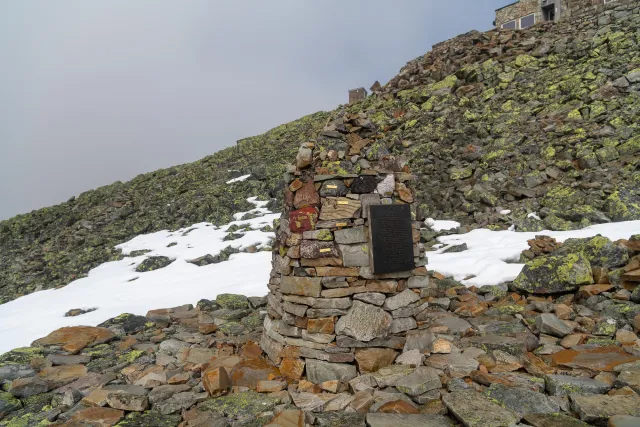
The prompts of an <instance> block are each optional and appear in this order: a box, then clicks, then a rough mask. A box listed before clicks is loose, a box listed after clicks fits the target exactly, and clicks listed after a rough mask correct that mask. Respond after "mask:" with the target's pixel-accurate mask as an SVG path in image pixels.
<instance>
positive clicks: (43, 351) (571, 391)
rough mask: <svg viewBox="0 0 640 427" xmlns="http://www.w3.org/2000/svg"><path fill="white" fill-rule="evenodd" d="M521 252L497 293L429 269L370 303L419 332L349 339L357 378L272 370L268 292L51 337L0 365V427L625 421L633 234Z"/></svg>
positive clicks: (636, 354)
mask: <svg viewBox="0 0 640 427" xmlns="http://www.w3.org/2000/svg"><path fill="white" fill-rule="evenodd" d="M529 245H530V250H527V251H525V252H524V253H523V257H524V258H526V259H531V261H529V263H528V264H527V266H526V267H525V269H524V270H523V271H522V273H521V274H520V276H518V278H517V279H516V280H515V281H514V282H513V285H511V286H509V287H507V285H496V286H483V287H482V288H476V287H471V288H467V287H466V286H464V285H462V284H460V283H458V282H456V281H454V280H451V279H448V278H444V277H442V276H441V275H439V274H438V273H437V272H436V273H432V275H431V276H430V277H429V280H428V284H427V286H426V287H425V288H423V289H421V292H420V295H421V299H420V300H419V301H415V299H409V300H404V301H402V302H399V304H397V305H396V306H394V307H393V308H395V307H399V309H395V310H391V308H389V307H387V306H386V305H385V310H388V311H389V312H390V313H392V314H393V316H394V317H396V315H399V316H412V315H413V316H416V318H417V319H419V322H420V329H417V330H415V331H410V332H407V333H406V335H403V336H398V337H394V339H392V340H386V341H385V340H378V342H379V343H378V344H376V343H375V342H371V343H367V342H362V343H361V346H360V348H357V349H356V350H355V352H354V353H353V354H352V356H354V357H355V361H356V365H357V370H358V375H357V376H355V375H354V374H349V373H348V372H345V371H342V370H341V367H340V364H332V363H327V362H325V361H322V360H313V359H307V362H306V366H305V361H304V360H302V359H301V358H300V354H299V347H296V346H293V345H292V346H287V347H285V348H284V350H283V352H282V353H283V354H282V357H284V359H283V361H282V362H281V363H280V364H279V365H278V366H275V365H273V364H271V363H270V362H269V360H268V359H267V358H266V356H264V355H263V351H262V349H261V348H260V347H259V346H258V345H257V344H256V342H257V341H258V340H259V339H260V335H261V330H262V318H263V317H264V316H265V315H266V310H267V298H255V297H254V298H246V297H244V296H241V295H229V294H222V295H218V296H217V298H216V300H215V301H210V300H201V301H199V302H198V303H197V305H196V306H195V308H194V306H192V305H185V306H181V307H173V308H167V309H158V310H152V311H149V312H148V313H147V314H146V316H135V315H131V314H123V315H121V316H118V317H116V318H114V319H110V320H108V321H106V322H104V323H103V324H101V325H99V327H86V326H78V327H71V328H62V329H59V330H57V331H54V332H52V333H51V334H49V335H48V336H46V337H43V338H41V339H38V340H36V341H35V342H34V343H33V344H32V346H31V347H28V348H19V349H14V350H13V351H10V352H8V353H5V354H3V355H1V356H0V385H1V388H0V425H2V426H11V427H35V426H46V425H58V426H64V427H81V426H100V427H110V426H117V427H160V426H162V427H176V426H181V427H195V426H199V427H204V426H215V427H228V426H247V427H248V426H256V427H257V426H263V425H267V426H271V427H305V426H324V427H332V426H335V427H339V426H347V425H348V426H353V427H365V426H368V427H402V426H427V427H431V426H433V427H445V426H457V425H464V426H469V427H486V426H494V427H507V426H514V425H522V426H534V427H567V426H575V427H581V426H585V427H586V426H589V425H595V426H606V425H608V426H613V427H625V426H637V425H639V423H640V397H639V396H638V393H640V340H639V339H638V336H637V333H638V332H640V286H638V282H640V275H639V273H640V235H636V236H632V237H631V238H630V239H628V240H621V241H617V242H612V241H610V240H608V239H606V238H603V237H593V238H588V239H572V240H567V241H565V242H564V243H562V244H560V243H558V242H555V241H554V240H553V239H551V238H545V237H538V238H536V239H535V240H531V241H530V242H529ZM577 264H580V265H579V266H578V265H577ZM545 266H546V267H545ZM549 266H552V268H551V267H549ZM550 268H551V269H550ZM572 268H573V271H576V272H577V273H578V274H573V275H572V274H561V273H562V271H565V272H566V271H567V269H568V270H569V271H572ZM540 283H545V284H546V286H536V284H540ZM634 289H635V290H634ZM523 290H524V291H526V292H525V293H523ZM630 290H633V291H630ZM399 312H402V313H404V314H399ZM355 321H356V322H358V325H357V327H358V328H366V325H367V324H369V323H368V322H369V319H367V318H366V316H364V317H362V318H358V319H356V320H355ZM296 329H298V328H296V327H291V328H290V333H293V331H294V330H296ZM316 335H322V334H316ZM296 341H298V342H301V341H303V340H302V339H298V340H296ZM383 341H384V343H383V344H381V343H382V342H383ZM313 344H314V343H312V342H308V345H309V346H311V347H309V348H313ZM376 346H377V347H376ZM336 350H340V349H339V348H336ZM318 353H323V352H318ZM338 354H340V355H342V356H344V355H345V353H338V352H336V353H335V354H333V355H336V356H337V355H338ZM311 361H313V362H314V363H313V365H312V364H311ZM311 366H313V368H312V367H311ZM354 369H355V368H354Z"/></svg>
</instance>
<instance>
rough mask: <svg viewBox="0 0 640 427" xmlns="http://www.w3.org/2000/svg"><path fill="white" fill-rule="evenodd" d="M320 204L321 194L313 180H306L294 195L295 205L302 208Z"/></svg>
mask: <svg viewBox="0 0 640 427" xmlns="http://www.w3.org/2000/svg"><path fill="white" fill-rule="evenodd" d="M319 204H320V195H319V194H318V191H317V190H316V187H315V185H314V184H313V180H309V181H307V182H305V183H304V184H303V185H302V186H300V188H298V189H297V190H296V192H295V194H294V196H293V206H294V207H295V208H296V209H301V208H304V207H308V206H317V205H319Z"/></svg>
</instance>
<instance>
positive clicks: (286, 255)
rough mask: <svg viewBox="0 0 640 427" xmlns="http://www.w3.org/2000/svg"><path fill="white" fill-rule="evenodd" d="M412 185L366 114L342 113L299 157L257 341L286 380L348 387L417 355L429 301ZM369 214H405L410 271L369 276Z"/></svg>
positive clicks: (290, 176) (290, 174)
mask: <svg viewBox="0 0 640 427" xmlns="http://www.w3.org/2000/svg"><path fill="white" fill-rule="evenodd" d="M414 179H415V178H414V177H413V176H412V175H411V174H410V172H409V169H408V166H407V165H406V163H405V162H404V161H403V159H401V158H396V157H394V156H392V155H391V154H390V153H389V151H388V149H387V147H386V144H385V141H383V140H382V139H381V136H380V135H379V134H378V133H377V129H376V127H375V125H373V123H372V122H371V121H369V120H368V119H367V117H366V116H365V115H364V114H353V115H352V114H348V113H341V114H340V116H339V117H337V118H335V119H334V120H333V121H332V122H330V123H329V124H328V125H327V126H326V127H325V129H324V130H323V131H322V132H321V134H320V135H319V136H318V138H317V139H316V141H314V142H306V143H304V144H302V146H301V147H300V149H299V151H298V155H297V157H296V159H295V164H293V165H290V166H289V167H288V169H287V173H286V174H285V181H286V189H285V198H284V200H285V202H284V213H283V216H282V218H281V220H280V224H279V226H278V228H277V239H276V240H277V242H276V244H275V245H274V252H273V268H272V271H271V277H270V280H269V289H270V292H269V295H268V315H267V317H266V318H265V323H264V333H263V336H262V341H261V345H262V348H263V350H264V351H265V352H266V353H267V354H268V355H269V357H270V358H271V359H272V361H273V362H275V363H279V364H280V367H281V371H282V372H283V373H284V374H285V375H287V376H288V377H290V378H291V379H294V380H298V379H300V378H302V376H303V375H305V374H306V377H307V379H308V380H309V381H311V382H314V383H316V384H320V383H322V382H325V381H336V380H337V381H348V380H350V379H351V378H353V377H355V376H356V375H357V373H358V372H369V371H372V370H375V369H377V368H379V367H380V366H381V365H388V364H390V363H392V362H393V360H394V359H395V357H396V356H397V354H398V353H399V351H401V350H402V349H403V348H405V349H406V348H407V347H412V346H413V347H415V346H416V344H415V343H412V342H411V341H416V342H418V341H419V336H420V333H421V331H420V329H419V328H420V324H421V318H420V315H421V313H423V312H424V311H425V310H426V308H427V303H426V301H425V299H426V298H427V297H428V296H430V295H429V294H430V292H432V291H431V288H430V287H429V277H428V276H427V270H426V268H425V267H424V266H425V264H426V259H425V256H424V247H423V246H422V245H421V244H420V243H419V241H420V232H419V229H420V223H419V222H418V221H416V219H417V216H416V209H415V205H414V201H415V196H414V192H413V190H412V188H411V186H412V182H413V181H414ZM374 204H410V205H411V207H412V209H411V211H412V216H413V220H414V221H413V222H412V234H413V236H412V237H413V244H414V259H413V261H414V264H415V268H414V269H413V270H410V271H402V272H397V273H391V274H385V275H379V274H374V273H373V269H372V264H371V254H372V252H371V251H372V248H371V241H370V233H369V225H370V224H369V219H368V216H369V215H368V212H369V206H371V205H374ZM413 338H416V339H413ZM417 346H418V347H419V343H418V344H417ZM416 348H417V347H416Z"/></svg>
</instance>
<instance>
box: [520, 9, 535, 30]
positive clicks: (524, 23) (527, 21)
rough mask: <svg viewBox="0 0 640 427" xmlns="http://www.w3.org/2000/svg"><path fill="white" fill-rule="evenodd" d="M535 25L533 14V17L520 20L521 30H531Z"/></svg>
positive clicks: (533, 15) (532, 15)
mask: <svg viewBox="0 0 640 427" xmlns="http://www.w3.org/2000/svg"><path fill="white" fill-rule="evenodd" d="M535 23H536V15H535V14H533V13H532V14H531V15H527V16H523V17H522V18H520V29H525V28H529V27H530V26H532V25H533V24H535Z"/></svg>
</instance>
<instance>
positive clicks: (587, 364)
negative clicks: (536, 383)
mask: <svg viewBox="0 0 640 427" xmlns="http://www.w3.org/2000/svg"><path fill="white" fill-rule="evenodd" d="M551 360H552V364H553V365H554V366H562V367H568V368H583V369H589V370H591V371H605V372H611V371H613V368H615V367H616V366H618V365H620V364H622V363H629V362H633V361H636V360H640V357H637V356H632V355H630V354H629V353H627V352H625V351H624V350H622V349H621V348H618V347H613V346H609V347H596V348H590V349H580V350H575V349H567V350H562V351H559V352H557V353H554V354H553V355H552V356H551Z"/></svg>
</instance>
